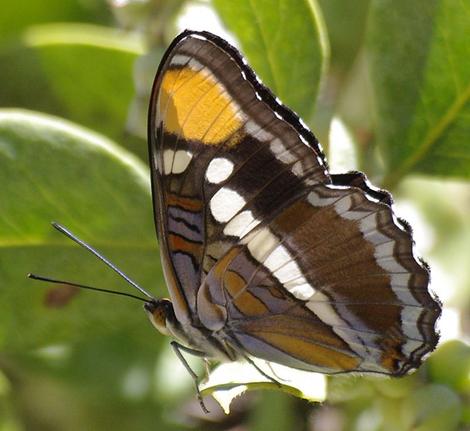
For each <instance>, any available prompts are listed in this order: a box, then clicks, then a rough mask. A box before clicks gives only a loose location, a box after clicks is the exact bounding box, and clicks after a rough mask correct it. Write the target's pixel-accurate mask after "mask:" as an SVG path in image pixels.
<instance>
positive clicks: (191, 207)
mask: <svg viewBox="0 0 470 431" xmlns="http://www.w3.org/2000/svg"><path fill="white" fill-rule="evenodd" d="M166 203H167V205H168V206H177V207H180V208H183V209H185V210H188V211H192V212H198V211H201V210H202V202H201V201H200V200H199V199H191V198H185V197H183V196H177V195H174V194H171V195H169V196H168V198H167V201H166Z"/></svg>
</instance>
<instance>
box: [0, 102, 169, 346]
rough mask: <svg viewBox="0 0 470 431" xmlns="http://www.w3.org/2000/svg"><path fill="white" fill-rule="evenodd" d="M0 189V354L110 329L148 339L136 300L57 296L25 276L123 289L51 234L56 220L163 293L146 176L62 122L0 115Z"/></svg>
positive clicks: (108, 146)
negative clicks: (36, 275)
mask: <svg viewBox="0 0 470 431" xmlns="http://www.w3.org/2000/svg"><path fill="white" fill-rule="evenodd" d="M0 183H1V184H2V187H1V191H0V217H1V222H0V246H1V248H0V285H1V286H2V288H1V289H0V304H1V306H0V349H9V350H10V351H15V350H21V349H23V350H24V349H31V348H38V347H42V346H47V345H57V344H61V343H66V342H69V341H78V340H85V339H88V338H90V337H91V338H94V337H98V336H100V334H101V335H103V334H108V333H112V332H113V331H116V330H118V329H117V328H119V331H122V332H123V333H125V332H129V331H131V332H132V331H135V335H134V337H135V338H137V339H139V337H141V339H142V340H145V339H146V338H148V336H149V335H150V334H152V333H153V332H154V331H152V329H151V328H150V325H149V324H148V322H147V321H146V319H145V315H144V313H143V311H142V307H141V304H139V303H137V302H136V301H131V300H125V299H123V298H118V297H114V296H113V297H110V296H109V295H103V294H94V293H91V292H86V291H79V292H68V293H67V292H65V293H66V295H65V298H64V297H63V296H60V295H61V292H59V293H57V292H56V293H54V289H57V286H49V285H47V284H46V283H40V282H37V281H34V280H29V279H27V278H26V274H27V273H29V272H34V273H38V274H42V275H47V276H51V277H54V278H59V279H65V280H70V281H75V282H81V283H84V284H91V285H95V286H97V287H104V288H115V289H119V288H121V289H125V290H127V291H129V289H130V288H129V286H128V285H126V283H124V282H122V281H120V279H119V278H117V277H116V274H114V273H113V271H111V270H109V269H108V268H106V267H105V266H103V264H102V263H100V262H99V261H97V259H96V258H94V257H93V256H91V255H90V254H89V253H88V252H86V251H85V250H84V249H82V248H80V247H78V246H77V245H76V244H75V243H73V242H72V241H70V240H69V239H67V238H65V237H64V236H63V235H60V234H59V233H58V232H56V231H54V230H53V229H52V228H51V226H50V225H49V222H50V221H51V220H56V221H59V222H61V223H62V224H64V225H66V226H67V227H69V228H70V229H71V230H72V231H73V232H75V233H76V234H77V235H79V236H80V237H82V238H83V239H84V240H87V241H88V242H90V243H91V244H93V245H94V246H96V247H97V248H98V249H99V250H101V251H102V252H103V253H104V254H105V255H108V256H109V258H111V259H112V260H114V261H115V262H116V264H118V266H120V267H121V268H122V270H123V271H125V272H130V273H131V274H130V275H135V276H137V277H136V278H137V281H138V282H140V283H141V284H143V285H145V286H147V287H148V289H149V290H152V289H153V288H155V287H157V286H158V287H159V288H160V289H161V290H162V292H163V291H164V283H163V280H162V276H161V271H160V265H159V257H158V253H157V247H156V240H155V233H154V227H153V220H152V210H151V199H150V193H149V189H150V188H149V182H148V172H147V168H146V167H145V166H144V165H143V164H142V163H141V162H140V161H139V160H138V159H136V158H135V157H133V156H132V155H130V154H129V153H127V152H126V151H124V150H122V149H120V148H119V147H118V146H116V145H115V144H113V143H112V142H111V141H109V140H107V139H105V138H103V137H101V136H99V135H96V134H94V133H91V132H89V131H87V130H86V129H83V128H81V127H78V126H75V125H73V124H70V123H68V122H66V121H64V120H60V119H57V118H53V117H49V116H46V115H39V114H34V113H31V112H26V111H18V110H1V111H0ZM62 293H64V292H62ZM51 295H52V296H51ZM54 295H55V296H54ZM57 295H59V297H57ZM54 298H55V299H54ZM143 342H144V341H143ZM145 342H146V341H145Z"/></svg>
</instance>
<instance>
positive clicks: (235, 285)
mask: <svg viewBox="0 0 470 431" xmlns="http://www.w3.org/2000/svg"><path fill="white" fill-rule="evenodd" d="M224 287H225V289H226V290H227V292H228V293H229V295H230V296H231V298H232V301H233V303H234V305H235V307H237V309H238V310H240V312H241V313H243V314H244V315H246V316H259V315H263V314H266V313H267V312H268V311H269V310H268V308H267V307H266V305H264V303H263V302H262V301H261V300H259V299H258V298H257V297H256V296H255V295H253V294H252V293H250V292H248V291H247V290H243V289H244V288H245V287H246V282H245V280H244V279H243V278H242V277H241V276H240V274H237V273H236V272H234V271H227V272H226V273H225V276H224Z"/></svg>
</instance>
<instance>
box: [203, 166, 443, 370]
mask: <svg viewBox="0 0 470 431" xmlns="http://www.w3.org/2000/svg"><path fill="white" fill-rule="evenodd" d="M346 179H347V178H346V177H340V178H338V182H343V183H344V182H345V181H346ZM349 182H354V183H355V184H356V187H351V186H344V185H336V184H318V185H315V186H312V187H311V188H310V189H309V190H307V191H306V192H305V193H304V195H303V196H302V197H298V199H297V200H295V201H294V202H292V203H290V204H288V205H285V206H283V207H282V208H281V209H280V210H279V211H278V212H277V214H276V215H275V216H274V217H273V218H272V219H271V220H270V221H269V222H268V223H261V224H260V225H259V226H258V227H257V228H256V229H255V230H254V231H252V232H250V233H249V234H247V235H246V236H245V237H243V238H242V239H241V241H240V244H239V245H238V246H236V247H234V248H232V249H231V250H230V251H229V252H228V253H227V255H226V256H224V257H223V258H222V259H221V260H220V261H219V262H218V263H217V264H216V266H214V268H212V270H211V272H210V273H209V275H208V276H207V278H206V281H205V284H204V286H203V288H202V289H201V291H200V297H201V298H200V299H201V303H203V304H204V306H203V307H199V313H200V314H201V320H202V321H203V322H206V323H207V324H208V325H212V326H213V327H215V326H217V324H219V326H221V324H222V322H221V321H220V320H217V318H216V317H215V316H216V315H215V311H216V310H214V307H217V311H218V314H219V315H221V313H220V309H223V310H224V313H223V317H224V322H223V327H222V328H218V329H222V330H223V331H224V332H225V334H226V336H227V337H229V339H230V340H231V341H232V343H234V345H235V346H238V347H239V348H240V349H242V351H244V352H247V353H248V354H250V355H253V356H256V357H259V358H263V359H266V360H269V361H274V362H278V363H281V364H284V365H288V366H292V367H295V368H300V369H305V370H312V371H322V372H344V371H369V372H380V373H387V374H395V375H400V374H404V373H405V372H407V371H408V370H410V369H412V368H416V367H417V366H419V364H420V362H421V359H422V357H423V356H424V355H425V354H426V353H428V352H430V351H431V350H433V349H434V348H435V346H436V344H437V341H438V336H437V335H436V332H435V328H434V326H435V322H436V320H437V318H438V317H439V315H440V305H439V303H438V302H437V301H436V300H435V299H434V298H433V297H432V296H431V295H430V294H429V292H428V282H429V274H428V271H427V269H426V267H424V266H423V265H421V264H420V263H419V261H417V260H416V258H415V257H414V254H413V242H412V239H411V233H410V231H409V228H408V227H407V225H406V224H404V223H403V222H400V221H399V220H397V219H396V218H395V217H394V215H393V212H392V210H391V208H390V206H389V205H388V204H387V203H386V202H387V201H389V199H390V197H389V195H388V194H387V193H385V192H380V191H377V190H373V189H371V188H370V187H369V186H368V185H367V183H366V182H365V179H364V176H363V175H362V174H350V178H349ZM372 195H375V197H373V196H372ZM202 293H204V296H203V295H202Z"/></svg>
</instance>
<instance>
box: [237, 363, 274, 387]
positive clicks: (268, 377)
mask: <svg viewBox="0 0 470 431" xmlns="http://www.w3.org/2000/svg"><path fill="white" fill-rule="evenodd" d="M243 356H244V358H245V360H246V361H247V362H248V363H249V364H250V365H252V366H253V367H255V368H256V370H257V371H258V373H260V374H262V375H263V376H264V377H266V378H267V379H268V380H270V381H271V382H273V383H274V384H275V385H277V386H279V387H282V385H281V383H279V382H278V381H277V380H276V379H275V378H274V377H271V376H270V375H269V374H266V373H265V372H264V371H263V370H262V369H261V368H260V367H258V365H256V364H255V363H254V361H253V360H252V359H250V358H249V357H248V356H246V355H243ZM271 371H272V370H271Z"/></svg>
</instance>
